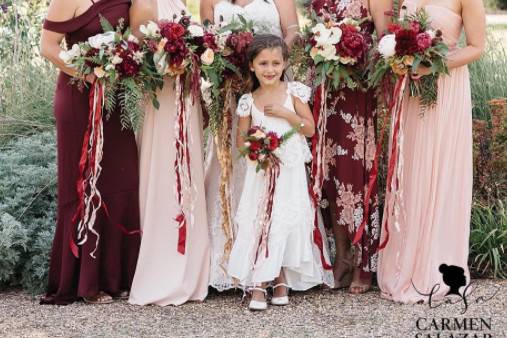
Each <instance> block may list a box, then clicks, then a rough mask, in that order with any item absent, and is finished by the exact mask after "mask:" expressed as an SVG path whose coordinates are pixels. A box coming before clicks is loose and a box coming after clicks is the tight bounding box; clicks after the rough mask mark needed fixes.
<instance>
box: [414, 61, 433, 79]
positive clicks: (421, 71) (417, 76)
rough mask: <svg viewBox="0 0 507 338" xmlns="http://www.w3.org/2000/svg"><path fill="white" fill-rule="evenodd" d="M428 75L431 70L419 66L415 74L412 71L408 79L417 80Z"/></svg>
mask: <svg viewBox="0 0 507 338" xmlns="http://www.w3.org/2000/svg"><path fill="white" fill-rule="evenodd" d="M430 74H431V68H429V67H426V66H423V65H419V67H417V70H416V71H415V72H414V71H413V70H412V74H410V77H411V78H412V80H419V79H420V78H421V77H423V76H425V75H430Z"/></svg>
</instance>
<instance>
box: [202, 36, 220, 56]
mask: <svg viewBox="0 0 507 338" xmlns="http://www.w3.org/2000/svg"><path fill="white" fill-rule="evenodd" d="M203 44H204V46H205V47H206V48H211V49H213V51H214V52H216V51H218V45H217V42H216V40H215V35H213V34H211V33H209V32H206V33H204V36H203Z"/></svg>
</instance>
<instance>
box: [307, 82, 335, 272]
mask: <svg viewBox="0 0 507 338" xmlns="http://www.w3.org/2000/svg"><path fill="white" fill-rule="evenodd" d="M326 102H327V89H326V86H325V83H322V84H320V85H319V86H318V87H317V90H316V91H315V98H314V104H313V119H314V121H316V122H317V132H316V133H315V134H314V135H313V137H312V157H313V160H312V186H311V187H310V195H311V198H312V201H313V206H314V209H315V215H314V221H313V223H314V224H313V241H314V243H315V245H317V247H318V248H319V251H320V259H321V262H322V267H323V268H324V269H326V270H330V269H332V266H331V264H329V263H328V262H327V261H326V259H325V257H324V242H323V238H322V234H321V233H320V229H319V220H318V209H319V204H320V201H321V199H322V186H323V185H324V169H325V168H324V166H325V163H324V155H325V154H324V152H325V142H326V126H327V113H326V110H327V104H326Z"/></svg>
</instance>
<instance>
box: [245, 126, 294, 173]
mask: <svg viewBox="0 0 507 338" xmlns="http://www.w3.org/2000/svg"><path fill="white" fill-rule="evenodd" d="M297 132H298V129H296V128H293V129H291V130H289V131H288V132H286V133H285V134H283V135H282V136H279V135H278V134H276V133H275V132H272V131H270V132H266V130H265V129H264V128H262V127H258V126H253V127H251V128H250V129H249V130H248V132H247V134H246V136H245V145H244V146H243V147H240V148H239V153H240V156H241V157H248V158H249V159H250V160H251V161H254V162H257V166H256V168H255V171H256V172H259V171H260V170H261V169H262V170H266V169H267V168H268V167H269V166H272V165H276V166H278V165H279V164H280V159H279V158H278V156H276V154H275V151H276V150H277V149H278V148H280V146H281V145H282V144H283V143H284V142H286V141H287V140H288V139H289V138H291V137H292V136H293V135H294V134H296V133H297Z"/></svg>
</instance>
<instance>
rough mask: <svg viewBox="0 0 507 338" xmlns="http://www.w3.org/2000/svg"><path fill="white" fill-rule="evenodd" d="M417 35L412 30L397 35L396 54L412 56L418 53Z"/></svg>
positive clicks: (402, 31) (403, 30) (405, 30)
mask: <svg viewBox="0 0 507 338" xmlns="http://www.w3.org/2000/svg"><path fill="white" fill-rule="evenodd" d="M418 49H419V48H418V46H417V34H416V33H415V32H414V31H413V30H411V29H402V30H400V31H399V32H398V33H397V34H396V48H395V50H396V54H397V55H399V56H404V55H411V54H414V53H416V52H417V51H418Z"/></svg>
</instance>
